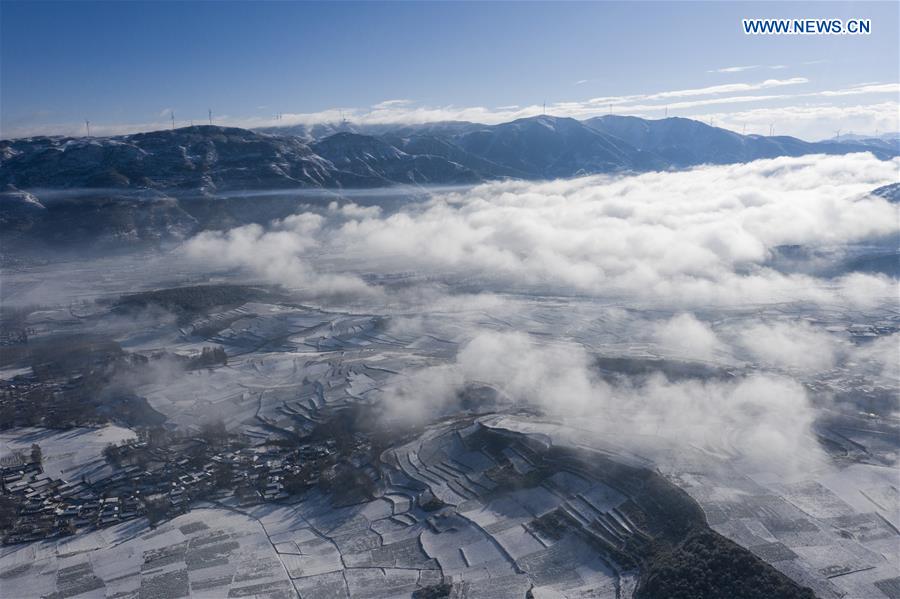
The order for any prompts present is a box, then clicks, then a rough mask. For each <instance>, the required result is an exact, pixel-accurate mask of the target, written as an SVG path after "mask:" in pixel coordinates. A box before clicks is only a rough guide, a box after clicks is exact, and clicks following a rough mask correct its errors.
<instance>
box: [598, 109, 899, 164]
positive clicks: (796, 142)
mask: <svg viewBox="0 0 900 599" xmlns="http://www.w3.org/2000/svg"><path fill="white" fill-rule="evenodd" d="M584 124H585V125H586V126H587V127H590V128H591V129H594V130H596V131H599V132H602V133H606V134H608V135H612V136H615V137H617V138H619V139H622V140H623V141H625V142H627V143H628V144H630V145H632V146H634V147H635V148H637V149H640V150H644V151H646V152H652V153H653V154H655V155H657V156H658V157H659V158H660V159H661V160H663V161H664V162H665V163H667V164H668V165H669V166H671V167H674V168H685V167H689V166H696V165H698V164H732V163H736V162H749V161H751V160H758V159H761V158H775V157H778V156H801V155H803V154H818V153H822V154H849V153H852V152H866V151H872V152H873V153H875V155H876V156H878V157H879V158H888V157H890V156H893V155H896V152H891V150H890V148H884V147H872V146H869V145H864V144H859V143H836V142H818V143H810V142H806V141H802V140H800V139H797V138H795V137H788V136H777V137H763V136H760V135H740V134H738V133H735V132H733V131H729V130H727V129H721V128H718V127H711V126H709V125H707V124H705V123H701V122H699V121H694V120H691V119H684V118H668V119H660V120H646V119H640V118H637V117H630V116H616V115H607V116H601V117H595V118H592V119H587V120H586V121H584Z"/></svg>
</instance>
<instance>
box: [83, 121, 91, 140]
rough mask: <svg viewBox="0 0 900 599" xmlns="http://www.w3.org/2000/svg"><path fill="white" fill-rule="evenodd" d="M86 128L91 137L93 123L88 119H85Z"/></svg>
mask: <svg viewBox="0 0 900 599" xmlns="http://www.w3.org/2000/svg"><path fill="white" fill-rule="evenodd" d="M84 128H85V129H87V136H88V137H90V136H91V122H90V121H89V120H87V119H84Z"/></svg>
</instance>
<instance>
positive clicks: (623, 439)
mask: <svg viewBox="0 0 900 599" xmlns="http://www.w3.org/2000/svg"><path fill="white" fill-rule="evenodd" d="M591 364H592V360H591V356H590V355H589V354H588V353H587V352H586V351H585V350H584V349H583V348H581V347H580V346H577V345H573V344H565V343H563V344H547V343H536V342H535V341H534V340H532V339H531V338H529V337H528V336H527V335H525V334H522V333H497V332H481V333H477V334H476V335H475V336H474V337H473V338H472V339H471V340H470V341H469V342H468V343H466V344H465V345H464V346H463V348H462V349H461V350H460V352H459V354H458V356H457V359H456V362H455V363H454V364H451V365H442V366H440V367H433V368H426V369H423V370H421V371H419V372H417V373H416V374H415V375H413V376H407V377H398V381H397V383H396V385H393V386H389V387H388V389H386V391H385V393H384V394H383V402H384V405H385V406H386V409H387V411H388V416H389V417H391V418H396V417H398V416H403V417H405V418H406V419H407V420H414V419H415V417H416V416H419V415H424V414H429V415H433V414H434V413H435V412H434V411H428V410H432V409H436V410H438V411H440V410H442V409H447V408H448V406H452V405H453V403H454V400H455V398H456V397H457V393H458V392H459V390H460V388H461V385H462V384H463V382H465V381H477V382H480V383H484V384H487V385H489V386H491V387H494V388H496V389H498V390H499V391H500V394H501V396H504V397H507V398H509V399H510V400H511V401H514V402H515V403H516V404H517V405H531V406H534V407H537V408H540V409H541V410H542V411H544V412H545V413H547V414H549V415H550V416H553V417H557V418H561V419H563V420H565V421H568V422H570V423H571V424H573V425H575V426H576V427H577V428H579V429H581V430H584V429H588V430H590V431H592V432H595V433H597V434H599V435H601V437H606V438H614V439H615V441H616V442H617V443H622V444H624V445H625V446H626V447H629V448H630V449H631V450H633V451H638V452H641V453H642V454H643V455H649V456H651V457H652V458H654V459H656V460H658V461H659V462H666V461H668V460H669V459H671V456H672V455H673V454H672V451H673V450H674V451H675V454H674V455H681V452H693V451H696V450H697V449H701V450H704V451H707V452H709V453H710V454H713V455H720V456H723V457H734V458H739V459H743V460H749V461H750V463H751V464H752V465H753V466H756V467H761V468H765V469H767V470H779V471H784V472H792V471H794V472H795V471H797V470H798V469H799V468H801V467H808V466H809V465H810V463H820V460H821V459H822V453H821V451H820V449H819V448H818V446H817V444H816V442H815V439H814V437H813V435H812V434H811V426H812V423H813V421H814V417H815V413H814V411H813V409H812V407H811V406H810V403H809V400H808V398H807V396H806V393H805V391H804V390H803V388H802V387H801V386H800V385H799V384H797V383H795V382H793V381H791V380H790V379H786V378H783V377H776V376H771V375H753V376H750V377H747V378H743V379H737V380H732V381H699V380H688V381H680V382H671V381H668V380H666V379H665V378H664V377H662V376H659V375H657V376H653V377H651V378H650V379H648V380H646V381H643V382H639V383H634V384H632V383H623V384H611V383H608V382H606V381H604V380H603V379H601V378H600V377H599V376H598V375H597V372H596V371H595V370H594V369H593V368H592V366H591ZM421 406H426V410H425V411H424V412H420V411H419V410H420V408H421ZM679 448H680V451H679Z"/></svg>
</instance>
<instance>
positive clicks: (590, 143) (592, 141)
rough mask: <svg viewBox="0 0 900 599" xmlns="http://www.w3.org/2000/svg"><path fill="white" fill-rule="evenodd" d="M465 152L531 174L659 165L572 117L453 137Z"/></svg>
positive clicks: (562, 174) (505, 125)
mask: <svg viewBox="0 0 900 599" xmlns="http://www.w3.org/2000/svg"><path fill="white" fill-rule="evenodd" d="M455 141H456V143H457V144H458V145H459V146H460V147H461V148H462V149H464V150H466V151H467V152H470V153H472V154H475V155H476V156H479V157H481V158H484V159H486V160H490V161H491V162H494V163H496V164H499V165H502V166H505V167H507V168H511V169H515V170H517V171H520V172H524V173H528V174H529V175H531V176H532V177H535V178H553V177H572V176H576V175H585V174H591V173H608V172H614V171H621V170H645V169H652V168H658V167H663V166H664V165H663V164H661V163H658V161H657V160H656V159H655V158H654V157H653V156H649V155H647V154H646V153H644V152H641V151H640V150H638V149H636V148H634V147H633V146H631V145H629V144H628V143H626V142H624V141H622V140H620V139H617V138H615V137H613V136H611V135H608V134H606V133H602V132H599V131H596V130H594V129H591V128H590V127H587V126H585V125H583V124H582V123H580V122H579V121H576V120H575V119H568V118H559V117H552V116H539V117H532V118H525V119H518V120H515V121H512V122H509V123H503V124H501V125H495V126H492V127H484V128H482V129H479V130H477V131H472V132H470V133H465V134H463V135H461V136H459V137H457V138H456V140H455Z"/></svg>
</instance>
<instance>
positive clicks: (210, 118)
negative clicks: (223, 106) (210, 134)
mask: <svg viewBox="0 0 900 599" xmlns="http://www.w3.org/2000/svg"><path fill="white" fill-rule="evenodd" d="M207 113H208V114H209V124H210V125H212V108H209V109H207Z"/></svg>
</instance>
